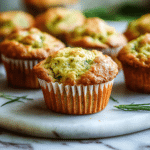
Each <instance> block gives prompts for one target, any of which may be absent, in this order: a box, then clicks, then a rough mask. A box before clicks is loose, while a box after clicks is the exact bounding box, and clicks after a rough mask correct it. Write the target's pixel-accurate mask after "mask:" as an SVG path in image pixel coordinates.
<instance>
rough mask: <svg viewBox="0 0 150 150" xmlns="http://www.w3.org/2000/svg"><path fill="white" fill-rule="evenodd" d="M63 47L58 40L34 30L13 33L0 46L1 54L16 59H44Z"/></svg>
mask: <svg viewBox="0 0 150 150" xmlns="http://www.w3.org/2000/svg"><path fill="white" fill-rule="evenodd" d="M64 47H65V45H64V44H63V43H62V42H61V41H60V40H58V39H56V38H55V37H53V36H51V35H49V34H47V33H45V32H41V31H40V30H38V29H36V28H30V29H27V30H17V31H14V32H12V33H11V34H10V35H9V36H7V38H6V39H5V40H4V41H3V42H2V43H1V44H0V50H1V53H2V54H4V55H5V56H7V57H10V58H16V59H44V58H46V57H48V55H49V54H51V53H53V52H55V51H58V50H59V49H61V48H64Z"/></svg>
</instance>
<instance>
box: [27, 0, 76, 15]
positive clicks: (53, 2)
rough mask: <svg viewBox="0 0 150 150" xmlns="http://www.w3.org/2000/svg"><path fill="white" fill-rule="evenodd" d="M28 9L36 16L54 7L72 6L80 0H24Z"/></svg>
mask: <svg viewBox="0 0 150 150" xmlns="http://www.w3.org/2000/svg"><path fill="white" fill-rule="evenodd" d="M24 3H25V5H26V8H27V10H28V11H29V13H31V14H33V15H34V16H36V15H38V14H40V13H43V12H44V11H46V10H47V9H49V8H52V7H70V6H71V5H74V4H76V3H78V0H24Z"/></svg>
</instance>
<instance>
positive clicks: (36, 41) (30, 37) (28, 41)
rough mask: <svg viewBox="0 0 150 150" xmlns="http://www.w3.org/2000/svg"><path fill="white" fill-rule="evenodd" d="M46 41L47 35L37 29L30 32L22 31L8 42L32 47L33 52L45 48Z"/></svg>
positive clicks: (12, 36) (10, 37)
mask: <svg viewBox="0 0 150 150" xmlns="http://www.w3.org/2000/svg"><path fill="white" fill-rule="evenodd" d="M45 39H46V36H45V34H44V33H43V32H41V31H40V30H38V29H36V28H33V29H31V30H29V31H20V32H17V33H14V34H12V35H11V36H9V37H8V40H11V41H16V42H19V43H22V44H24V45H27V46H30V47H31V50H32V49H36V48H42V47H44V46H45V45H46V44H44V40H45Z"/></svg>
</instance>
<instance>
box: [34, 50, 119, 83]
mask: <svg viewBox="0 0 150 150" xmlns="http://www.w3.org/2000/svg"><path fill="white" fill-rule="evenodd" d="M34 70H35V72H36V74H37V76H38V78H40V79H43V80H45V81H47V82H58V83H63V84H64V85H80V84H82V85H93V84H99V83H105V82H107V81H111V80H113V79H114V78H115V77H116V75H117V74H118V66H117V64H116V63H115V62H114V61H113V60H112V59H111V58H110V57H109V56H107V55H103V54H102V53H101V52H99V51H96V50H92V51H88V50H85V49H82V48H70V47H68V48H64V49H61V50H60V51H59V52H56V53H53V54H52V55H50V56H49V57H48V58H47V59H45V60H44V61H42V62H41V63H39V64H38V65H36V66H35V67H34Z"/></svg>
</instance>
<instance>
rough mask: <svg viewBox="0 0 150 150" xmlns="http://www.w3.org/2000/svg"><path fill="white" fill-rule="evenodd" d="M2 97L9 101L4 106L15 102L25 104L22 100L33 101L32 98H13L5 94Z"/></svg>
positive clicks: (0, 94) (1, 94)
mask: <svg viewBox="0 0 150 150" xmlns="http://www.w3.org/2000/svg"><path fill="white" fill-rule="evenodd" d="M0 97H2V98H5V99H8V100H9V101H8V102H6V103H4V104H2V105H1V107H2V106H4V105H7V104H10V103H13V102H22V103H24V101H22V100H33V99H32V98H27V96H11V95H6V94H4V93H0Z"/></svg>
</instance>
